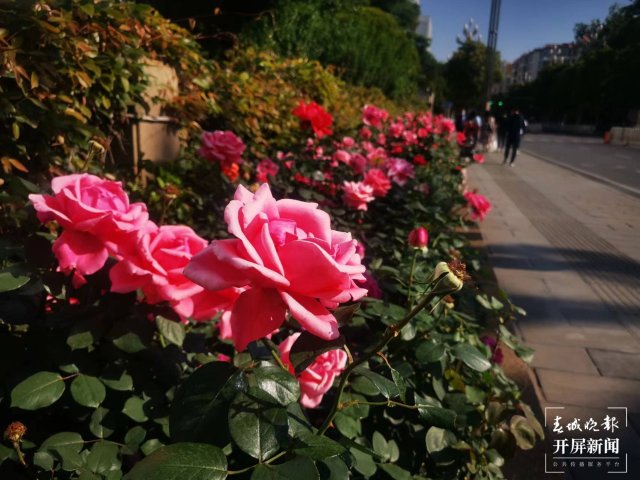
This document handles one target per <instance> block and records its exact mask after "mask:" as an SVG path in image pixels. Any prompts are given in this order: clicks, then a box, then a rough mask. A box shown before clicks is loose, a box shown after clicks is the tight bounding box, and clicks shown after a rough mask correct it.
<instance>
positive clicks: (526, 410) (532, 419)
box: [518, 403, 544, 439]
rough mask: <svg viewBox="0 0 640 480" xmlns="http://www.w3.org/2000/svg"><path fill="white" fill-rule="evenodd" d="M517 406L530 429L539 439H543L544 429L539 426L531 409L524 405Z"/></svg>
mask: <svg viewBox="0 0 640 480" xmlns="http://www.w3.org/2000/svg"><path fill="white" fill-rule="evenodd" d="M518 406H519V407H520V409H521V410H522V411H523V412H524V416H525V417H526V419H527V421H528V422H529V425H531V428H533V430H534V431H535V432H536V433H537V434H538V436H539V437H540V438H542V439H544V428H542V425H540V422H539V421H538V419H537V418H536V415H535V414H534V413H533V410H531V407H530V406H529V405H527V404H526V403H519V404H518Z"/></svg>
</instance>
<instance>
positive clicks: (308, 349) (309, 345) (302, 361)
mask: <svg viewBox="0 0 640 480" xmlns="http://www.w3.org/2000/svg"><path fill="white" fill-rule="evenodd" d="M343 346H344V337H343V336H339V337H338V338H336V339H335V340H323V339H321V338H319V337H317V336H315V335H312V334H311V333H309V332H302V333H301V334H300V336H299V337H298V339H297V340H296V341H295V343H294V344H293V345H292V347H291V351H290V352H289V360H290V361H291V365H293V368H294V369H295V372H296V374H299V373H300V372H302V371H303V370H305V369H306V368H307V367H308V366H309V365H311V364H312V363H313V361H314V360H315V359H316V357H317V356H318V355H322V354H323V353H325V352H328V351H329V350H335V349H336V348H342V347H343Z"/></svg>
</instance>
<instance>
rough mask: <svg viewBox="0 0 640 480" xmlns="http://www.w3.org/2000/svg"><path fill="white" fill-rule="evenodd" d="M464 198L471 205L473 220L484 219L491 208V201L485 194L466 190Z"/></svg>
mask: <svg viewBox="0 0 640 480" xmlns="http://www.w3.org/2000/svg"><path fill="white" fill-rule="evenodd" d="M464 198H465V199H466V200H467V202H468V203H469V207H471V220H480V221H482V220H484V217H486V216H487V214H488V213H489V211H490V210H491V203H490V202H489V200H487V199H486V198H485V197H484V196H483V195H480V194H479V193H473V192H465V193H464Z"/></svg>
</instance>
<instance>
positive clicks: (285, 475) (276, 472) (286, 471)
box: [251, 457, 320, 480]
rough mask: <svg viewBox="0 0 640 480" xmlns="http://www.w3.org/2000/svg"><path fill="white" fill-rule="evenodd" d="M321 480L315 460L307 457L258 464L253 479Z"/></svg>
mask: <svg viewBox="0 0 640 480" xmlns="http://www.w3.org/2000/svg"><path fill="white" fill-rule="evenodd" d="M301 478H304V479H305V480H306V479H309V480H320V474H319V473H318V470H317V469H316V466H315V465H314V463H313V461H311V460H310V459H309V458H307V457H294V458H293V459H291V460H289V461H288V462H285V463H281V464H280V465H267V464H262V465H258V466H257V467H256V469H255V470H254V472H253V475H251V480H298V479H301Z"/></svg>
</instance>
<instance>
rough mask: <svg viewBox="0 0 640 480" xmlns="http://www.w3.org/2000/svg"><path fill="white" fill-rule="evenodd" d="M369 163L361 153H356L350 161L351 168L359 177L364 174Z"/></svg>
mask: <svg viewBox="0 0 640 480" xmlns="http://www.w3.org/2000/svg"><path fill="white" fill-rule="evenodd" d="M367 163H368V160H367V159H366V158H365V157H363V156H362V155H361V154H359V153H354V154H353V155H351V158H350V159H349V166H350V167H351V169H352V170H353V173H355V174H357V175H360V174H361V173H364V169H365V168H366V166H367Z"/></svg>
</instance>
